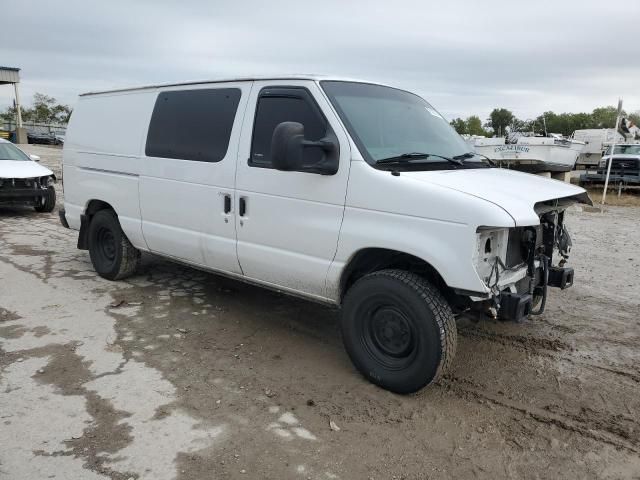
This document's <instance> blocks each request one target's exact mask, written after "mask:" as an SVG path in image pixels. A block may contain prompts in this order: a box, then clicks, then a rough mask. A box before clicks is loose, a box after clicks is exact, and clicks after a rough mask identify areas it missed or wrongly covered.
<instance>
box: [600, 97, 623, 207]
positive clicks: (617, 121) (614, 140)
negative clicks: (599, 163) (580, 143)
mask: <svg viewBox="0 0 640 480" xmlns="http://www.w3.org/2000/svg"><path fill="white" fill-rule="evenodd" d="M620 115H622V98H619V99H618V114H617V115H616V128H615V129H614V131H613V143H612V144H611V153H610V154H609V165H608V166H607V177H606V178H605V179H604V189H603V190H602V205H603V206H604V201H605V199H606V198H607V187H608V186H609V175H611V164H612V163H613V155H614V153H616V137H617V136H618V128H620Z"/></svg>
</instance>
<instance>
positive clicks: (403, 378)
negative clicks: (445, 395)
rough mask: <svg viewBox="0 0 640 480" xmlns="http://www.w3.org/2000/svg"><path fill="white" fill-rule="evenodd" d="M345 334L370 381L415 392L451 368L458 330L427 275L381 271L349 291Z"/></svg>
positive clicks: (353, 356) (353, 357) (350, 351)
mask: <svg viewBox="0 0 640 480" xmlns="http://www.w3.org/2000/svg"><path fill="white" fill-rule="evenodd" d="M342 336H343V340H344V344H345V348H346V350H347V353H348V354H349V356H350V357H351V360H352V361H353V363H354V365H355V366H356V368H357V369H358V370H359V371H360V372H361V373H362V374H363V375H364V376H365V377H367V378H368V379H369V380H370V381H371V382H373V383H375V384H377V385H379V386H381V387H383V388H386V389H387V390H391V391H392V392H396V393H411V392H415V391H417V390H420V389H421V388H423V387H424V386H426V385H429V384H430V383H433V382H436V381H438V379H439V378H440V377H441V376H442V374H443V373H444V372H445V371H446V370H447V369H448V368H449V366H450V365H451V363H452V362H453V357H454V356H455V351H456V336H457V332H456V324H455V319H454V317H453V313H452V312H451V308H450V307H449V305H448V304H447V302H446V300H445V299H444V297H443V296H442V294H441V293H440V292H439V291H438V290H437V289H436V288H435V287H434V286H432V285H431V284H430V283H429V282H428V281H427V280H425V279H424V278H422V277H420V276H419V275H416V274H414V273H411V272H406V271H403V270H382V271H379V272H374V273H371V274H369V275H366V276H364V277H363V278H361V279H360V280H358V281H357V282H356V283H355V284H354V285H353V286H352V287H351V288H350V289H349V291H348V292H347V294H346V296H345V299H344V302H343V310H342Z"/></svg>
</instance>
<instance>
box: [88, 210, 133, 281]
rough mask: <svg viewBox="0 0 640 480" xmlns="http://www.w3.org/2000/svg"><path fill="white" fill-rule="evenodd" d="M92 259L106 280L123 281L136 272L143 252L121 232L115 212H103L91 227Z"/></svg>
mask: <svg viewBox="0 0 640 480" xmlns="http://www.w3.org/2000/svg"><path fill="white" fill-rule="evenodd" d="M88 237H89V256H90V257H91V263H93V268H94V269H95V271H96V272H97V273H98V274H99V275H100V276H101V277H103V278H106V279H107V280H121V279H123V278H126V277H129V276H131V275H133V274H134V273H135V272H136V269H137V268H138V264H139V263H140V251H139V250H138V249H137V248H135V247H134V246H133V245H131V242H130V241H129V239H128V238H127V236H126V235H125V234H124V232H123V231H122V228H120V222H118V217H117V216H116V214H115V212H114V211H113V210H100V211H99V212H97V213H96V214H95V215H94V216H93V218H92V219H91V223H90V224H89V232H88Z"/></svg>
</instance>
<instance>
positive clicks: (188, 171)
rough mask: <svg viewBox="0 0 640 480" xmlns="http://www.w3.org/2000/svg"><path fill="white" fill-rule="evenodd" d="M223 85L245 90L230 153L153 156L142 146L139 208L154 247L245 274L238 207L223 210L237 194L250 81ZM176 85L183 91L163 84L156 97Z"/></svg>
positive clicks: (197, 262) (207, 265) (146, 232)
mask: <svg viewBox="0 0 640 480" xmlns="http://www.w3.org/2000/svg"><path fill="white" fill-rule="evenodd" d="M222 87H223V88H238V89H240V90H241V92H242V94H241V98H240V103H239V105H238V111H237V114H236V119H235V122H234V126H233V129H232V131H231V138H230V141H229V146H228V148H227V153H226V155H225V157H224V158H223V159H222V160H221V161H219V162H213V163H210V162H195V161H189V160H179V159H174V158H157V157H155V158H151V157H147V156H146V155H145V154H144V151H142V152H141V157H142V159H143V161H142V163H141V175H140V185H139V195H140V212H141V216H142V232H143V234H144V238H145V240H146V242H147V246H148V248H149V250H150V251H152V252H154V253H158V254H164V255H170V256H172V257H174V258H179V259H181V260H184V261H188V262H190V263H194V264H197V265H201V266H204V267H210V268H212V269H215V270H221V271H225V272H230V273H235V274H240V273H241V272H240V266H239V264H238V258H237V255H236V226H235V222H234V212H233V211H231V212H230V213H229V214H225V213H224V196H225V195H230V196H231V197H233V195H234V181H235V174H236V163H237V162H236V159H237V154H238V141H239V138H240V131H241V128H242V118H243V114H244V110H245V108H246V105H247V99H248V96H249V92H250V90H251V83H250V82H244V83H225V84H224V85H222ZM200 88H206V89H211V88H216V85H215V84H214V85H211V84H203V85H198V86H194V87H190V90H196V89H200ZM176 89H178V90H181V88H176V87H166V88H160V89H158V90H157V91H156V92H155V93H154V100H155V96H156V95H157V93H158V92H166V91H172V90H176ZM150 117H151V110H149V114H148V116H147V118H146V125H147V127H148V123H149V119H150ZM147 130H148V128H147ZM145 137H146V130H145ZM143 150H144V147H143Z"/></svg>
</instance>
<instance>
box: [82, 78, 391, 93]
mask: <svg viewBox="0 0 640 480" xmlns="http://www.w3.org/2000/svg"><path fill="white" fill-rule="evenodd" d="M258 80H313V81H320V80H334V81H343V82H358V83H371V84H376V85H384V84H383V83H379V82H372V81H367V80H361V79H355V78H346V77H336V76H328V75H317V74H295V75H267V76H247V77H230V78H216V79H211V80H195V81H189V82H178V83H158V84H153V85H142V86H138V87H125V88H116V89H112V90H99V91H95V92H86V93H81V94H80V96H81V97H86V96H89V95H100V94H102V93H116V92H129V91H136V90H150V89H154V88H163V87H179V86H181V85H203V84H207V83H227V82H252V81H258Z"/></svg>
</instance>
